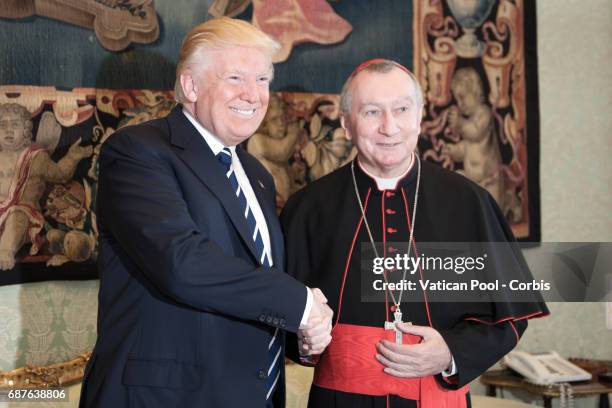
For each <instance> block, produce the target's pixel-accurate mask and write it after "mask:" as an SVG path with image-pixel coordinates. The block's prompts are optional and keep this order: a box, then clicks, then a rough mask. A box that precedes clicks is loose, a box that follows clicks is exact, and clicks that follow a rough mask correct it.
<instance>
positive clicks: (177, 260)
mask: <svg viewBox="0 0 612 408" xmlns="http://www.w3.org/2000/svg"><path fill="white" fill-rule="evenodd" d="M236 151H237V154H238V156H239V158H240V161H241V163H242V165H243V167H244V170H245V172H246V174H247V176H248V177H249V180H250V182H251V185H252V187H253V190H254V192H255V195H256V196H257V199H258V201H259V204H260V206H261V209H262V211H263V213H264V216H265V218H266V222H267V226H268V230H269V233H270V240H271V246H272V256H273V259H274V264H275V265H276V267H274V268H267V267H262V266H261V265H260V264H259V262H258V259H257V258H258V257H257V256H256V254H255V250H254V247H253V241H252V238H251V233H250V231H249V230H248V226H247V223H246V220H245V218H244V215H243V209H241V208H240V207H239V202H238V199H237V198H236V196H235V195H234V193H233V191H232V189H231V186H230V183H229V181H228V179H227V178H226V176H225V172H224V170H223V167H222V165H221V164H220V163H219V162H218V160H217V158H216V157H215V156H214V155H213V153H212V151H211V150H210V148H209V147H208V145H207V144H206V142H205V140H204V139H203V137H202V136H201V135H200V134H199V133H198V132H197V131H196V129H195V128H194V127H193V125H192V124H191V123H190V122H189V121H188V120H187V118H186V117H185V116H184V114H183V113H182V112H181V107H180V106H179V107H177V108H175V109H174V110H173V111H172V113H171V114H170V115H169V116H168V117H167V118H164V119H159V120H154V121H150V122H146V123H142V124H139V125H137V126H130V127H126V128H123V129H121V130H119V131H117V132H116V133H115V134H114V135H113V136H112V137H111V138H110V139H109V140H108V141H107V142H106V143H105V144H104V146H103V148H102V151H101V154H100V179H99V186H98V187H99V188H98V198H97V203H98V207H97V216H98V229H99V234H100V241H99V243H100V255H99V273H100V292H99V309H98V339H97V342H96V345H95V347H94V351H93V355H92V357H91V359H90V361H89V363H88V364H87V367H86V370H85V378H84V383H83V388H82V395H81V407H105V408H106V407H112V408H120V407H128V406H129V407H147V408H152V407H164V408H167V407H198V408H204V407H264V406H265V396H266V392H267V389H266V377H267V369H268V343H269V341H270V340H271V336H272V333H273V332H274V330H275V328H276V327H278V328H281V329H284V330H289V331H297V329H298V327H299V324H300V320H301V318H302V313H303V311H304V305H305V304H306V296H307V295H306V289H305V286H304V285H303V284H301V283H299V282H297V281H296V280H294V279H293V278H291V277H289V276H288V275H287V274H285V273H284V272H283V271H282V270H281V269H282V268H283V265H284V259H283V257H284V247H283V238H282V233H281V229H280V226H279V223H278V220H277V217H276V211H275V191H274V182H273V180H272V177H271V176H270V174H269V173H268V172H267V171H266V170H265V169H264V168H263V166H261V164H259V162H258V161H257V160H256V159H254V158H253V157H252V156H250V155H249V154H248V153H246V152H245V151H244V150H243V149H242V148H240V147H238V148H237V149H236ZM284 394H285V390H284V373H283V374H282V375H281V379H280V380H279V383H278V385H277V389H276V392H275V395H274V404H275V406H276V407H282V406H284Z"/></svg>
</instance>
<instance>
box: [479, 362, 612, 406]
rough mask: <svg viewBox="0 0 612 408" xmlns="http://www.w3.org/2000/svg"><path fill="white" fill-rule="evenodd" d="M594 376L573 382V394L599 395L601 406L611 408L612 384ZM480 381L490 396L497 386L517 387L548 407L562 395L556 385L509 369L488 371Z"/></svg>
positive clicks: (581, 395) (495, 392)
mask: <svg viewBox="0 0 612 408" xmlns="http://www.w3.org/2000/svg"><path fill="white" fill-rule="evenodd" d="M593 377H594V378H593V380H591V381H580V382H575V383H572V394H573V395H574V396H575V397H585V396H593V395H599V408H610V401H609V399H608V393H611V392H612V384H607V383H600V382H598V381H597V378H596V376H593ZM480 382H481V383H483V384H484V385H486V386H487V395H488V396H490V397H495V396H496V394H497V387H499V388H516V389H520V390H524V391H527V392H529V393H531V394H534V395H537V396H540V397H542V399H543V401H544V407H546V408H552V399H553V398H558V397H559V396H560V395H561V393H560V390H559V387H558V386H556V385H551V386H547V385H536V384H533V383H530V382H528V381H525V379H524V378H523V377H521V376H520V375H519V374H515V373H514V372H513V371H510V370H507V369H506V370H491V371H487V372H485V373H484V374H483V375H482V376H480Z"/></svg>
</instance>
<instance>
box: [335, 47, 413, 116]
mask: <svg viewBox="0 0 612 408" xmlns="http://www.w3.org/2000/svg"><path fill="white" fill-rule="evenodd" d="M364 64H365V65H364V66H363V67H362V68H361V66H359V67H357V68H356V69H355V70H354V71H353V72H352V73H351V75H349V77H348V78H347V79H346V82H345V83H344V85H343V86H342V91H341V93H340V112H341V113H342V114H343V115H348V113H349V112H350V110H351V97H352V92H351V84H352V83H353V79H354V78H355V77H356V76H357V75H359V73H360V72H362V71H366V72H379V73H382V74H386V73H388V72H390V71H391V70H392V69H395V68H399V69H401V70H402V71H404V72H405V73H407V74H408V76H409V77H410V79H411V80H412V83H413V85H414V89H415V95H414V96H415V102H416V104H417V106H418V107H419V109H420V108H422V107H423V103H424V98H423V89H422V88H421V84H419V81H418V80H417V79H416V77H415V76H414V74H413V73H412V72H410V71H409V70H408V69H406V67H404V66H403V65H402V64H400V63H398V62H395V61H392V60H386V59H381V60H376V61H374V62H372V63H370V64H368V63H367V62H366V63H364ZM362 65H363V64H362Z"/></svg>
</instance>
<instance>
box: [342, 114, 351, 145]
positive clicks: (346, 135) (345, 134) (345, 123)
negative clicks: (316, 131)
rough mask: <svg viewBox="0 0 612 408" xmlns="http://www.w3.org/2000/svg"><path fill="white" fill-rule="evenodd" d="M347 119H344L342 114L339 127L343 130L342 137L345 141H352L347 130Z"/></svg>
mask: <svg viewBox="0 0 612 408" xmlns="http://www.w3.org/2000/svg"><path fill="white" fill-rule="evenodd" d="M347 122H348V119H347V118H346V116H344V115H343V114H340V126H342V129H344V137H345V138H346V139H347V140H351V139H352V135H351V133H350V131H349V130H348V123H347Z"/></svg>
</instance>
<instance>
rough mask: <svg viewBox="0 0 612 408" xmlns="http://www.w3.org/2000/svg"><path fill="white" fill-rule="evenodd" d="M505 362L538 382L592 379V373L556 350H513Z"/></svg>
mask: <svg viewBox="0 0 612 408" xmlns="http://www.w3.org/2000/svg"><path fill="white" fill-rule="evenodd" d="M503 362H504V364H506V365H507V366H508V367H510V368H512V369H513V370H515V371H517V372H518V373H519V374H521V375H522V376H524V377H526V378H527V379H528V380H529V381H532V382H534V383H537V384H552V383H559V382H569V381H586V380H590V379H591V374H590V373H588V372H587V371H585V370H583V369H582V368H580V367H578V366H577V365H575V364H572V363H570V362H569V361H567V360H566V359H564V358H563V357H561V356H560V355H559V354H558V353H556V352H554V351H549V352H547V353H540V354H529V353H526V352H524V351H512V352H510V353H509V354H508V355H507V356H505V357H504V360H503Z"/></svg>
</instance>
